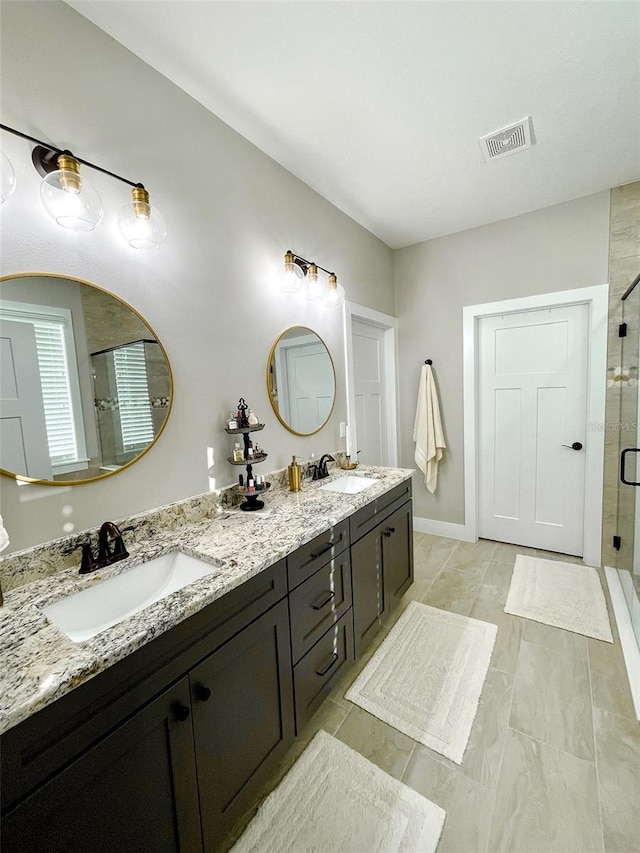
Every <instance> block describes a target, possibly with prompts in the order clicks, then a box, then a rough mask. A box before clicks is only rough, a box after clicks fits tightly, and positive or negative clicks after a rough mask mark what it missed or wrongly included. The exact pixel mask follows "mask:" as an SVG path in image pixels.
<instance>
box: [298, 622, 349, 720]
mask: <svg viewBox="0 0 640 853" xmlns="http://www.w3.org/2000/svg"><path fill="white" fill-rule="evenodd" d="M353 660H354V655H353V611H352V610H351V608H349V610H347V612H346V613H345V614H344V616H342V618H341V619H339V620H338V621H337V622H336V624H335V625H334V626H333V627H332V628H329V630H328V631H327V633H326V634H325V635H324V636H323V637H322V639H320V640H318V642H317V643H316V644H315V646H314V647H313V648H312V649H311V650H310V651H309V652H307V654H306V655H305V656H304V657H303V658H302V660H300V661H298V663H297V664H296V665H295V666H294V668H293V686H294V692H295V703H296V735H298V734H300V730H301V729H302V727H303V726H304V724H305V723H306V722H307V720H308V719H309V718H310V717H311V715H312V714H313V713H314V711H315V710H316V709H317V708H318V706H319V705H320V703H321V702H322V701H323V699H325V697H326V696H327V694H328V693H329V692H330V691H331V689H332V688H333V685H334V684H335V682H336V681H337V679H338V677H339V676H340V675H341V674H342V673H343V672H344V671H345V670H346V669H348V668H349V666H350V665H351V664H352V662H353Z"/></svg>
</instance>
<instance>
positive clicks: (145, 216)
mask: <svg viewBox="0 0 640 853" xmlns="http://www.w3.org/2000/svg"><path fill="white" fill-rule="evenodd" d="M131 197H132V200H131V201H130V202H129V203H128V204H125V205H123V206H122V208H121V209H120V214H119V216H118V228H119V229H120V233H121V234H122V236H123V237H124V239H125V240H126V241H127V243H128V244H129V245H130V246H133V248H134V249H159V248H160V246H162V244H163V243H164V241H165V240H166V239H167V226H166V225H165V223H164V217H163V216H162V214H161V213H160V211H159V210H158V208H157V207H151V205H150V204H149V193H148V192H147V191H146V190H145V188H144V187H143V186H142V184H139V185H138V186H136V187H133V189H132V190H131Z"/></svg>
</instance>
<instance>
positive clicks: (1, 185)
mask: <svg viewBox="0 0 640 853" xmlns="http://www.w3.org/2000/svg"><path fill="white" fill-rule="evenodd" d="M15 189H16V173H15V171H14V169H13V166H12V164H11V160H9V158H8V157H7V155H6V154H5V153H4V152H3V151H0V204H2V203H3V202H5V201H6V200H7V199H8V198H9V196H10V195H13V193H14V192H15Z"/></svg>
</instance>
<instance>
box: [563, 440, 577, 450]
mask: <svg viewBox="0 0 640 853" xmlns="http://www.w3.org/2000/svg"><path fill="white" fill-rule="evenodd" d="M562 446H563V447H569V448H570V449H571V450H582V443H581V442H580V441H574V442H573V444H563V445H562Z"/></svg>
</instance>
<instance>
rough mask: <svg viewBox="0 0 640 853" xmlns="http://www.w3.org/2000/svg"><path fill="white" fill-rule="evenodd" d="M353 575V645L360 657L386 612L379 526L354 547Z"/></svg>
mask: <svg viewBox="0 0 640 853" xmlns="http://www.w3.org/2000/svg"><path fill="white" fill-rule="evenodd" d="M351 578H352V582H353V625H354V646H355V656H356V658H359V657H360V655H361V654H362V652H363V651H364V650H365V649H366V647H367V646H368V645H369V643H370V641H371V640H372V639H373V637H374V636H375V634H377V633H378V631H379V630H380V628H381V627H382V618H383V616H384V614H385V613H386V611H387V607H386V601H385V585H384V579H383V570H382V542H381V535H380V528H379V527H374V529H373V530H371V531H369V533H367V534H365V535H364V536H363V537H362V538H361V539H359V540H358V541H357V542H356V543H355V545H352V546H351Z"/></svg>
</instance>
